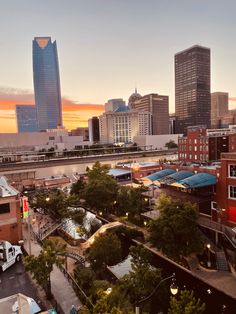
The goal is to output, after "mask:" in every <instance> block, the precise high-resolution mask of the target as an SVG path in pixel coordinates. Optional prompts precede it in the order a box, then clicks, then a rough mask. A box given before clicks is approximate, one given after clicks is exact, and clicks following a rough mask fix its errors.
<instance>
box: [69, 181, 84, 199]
mask: <svg viewBox="0 0 236 314" xmlns="http://www.w3.org/2000/svg"><path fill="white" fill-rule="evenodd" d="M85 186H86V183H85V181H84V180H82V179H79V180H77V181H76V182H75V183H73V184H72V186H71V191H70V194H71V195H77V196H78V197H79V198H83V191H84V188H85Z"/></svg>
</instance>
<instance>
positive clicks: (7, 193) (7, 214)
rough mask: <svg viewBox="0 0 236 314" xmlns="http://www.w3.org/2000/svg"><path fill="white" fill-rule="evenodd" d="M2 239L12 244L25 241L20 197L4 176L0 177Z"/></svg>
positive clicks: (0, 227)
mask: <svg viewBox="0 0 236 314" xmlns="http://www.w3.org/2000/svg"><path fill="white" fill-rule="evenodd" d="M0 239H1V240H5V241H9V242H10V243H17V242H18V241H20V240H22V239H23V238H22V226H21V206H20V196H19V193H18V191H16V190H15V189H14V188H13V187H12V186H10V185H9V184H8V183H7V180H6V178H5V177H3V176H0Z"/></svg>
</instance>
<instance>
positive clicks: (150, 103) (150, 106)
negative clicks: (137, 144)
mask: <svg viewBox="0 0 236 314" xmlns="http://www.w3.org/2000/svg"><path fill="white" fill-rule="evenodd" d="M133 96H134V94H132V95H131V96H130V98H132V97H133ZM129 104H131V108H132V109H136V110H143V111H147V112H150V113H151V114H152V135H159V134H169V97H168V96H163V95H158V94H148V95H145V96H143V97H142V96H140V97H138V98H137V99H135V100H131V101H130V99H129Z"/></svg>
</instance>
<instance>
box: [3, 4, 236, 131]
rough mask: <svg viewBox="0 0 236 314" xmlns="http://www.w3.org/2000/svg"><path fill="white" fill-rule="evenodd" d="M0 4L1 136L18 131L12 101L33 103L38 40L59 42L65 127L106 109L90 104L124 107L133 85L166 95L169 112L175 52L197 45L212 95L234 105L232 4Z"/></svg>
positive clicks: (235, 64) (235, 47)
mask: <svg viewBox="0 0 236 314" xmlns="http://www.w3.org/2000/svg"><path fill="white" fill-rule="evenodd" d="M0 5H1V6H0V7H1V10H0V30H1V37H0V47H1V49H0V132H7V131H8V132H14V131H16V126H15V125H16V124H15V115H14V103H27V101H29V99H31V100H30V101H31V103H32V101H33V96H32V95H33V74H32V40H33V38H34V37H37V36H51V38H52V40H56V41H57V48H58V57H59V67H60V79H61V93H62V96H63V99H64V100H65V101H64V103H66V104H67V105H64V106H63V109H64V112H63V118H64V121H66V123H65V124H66V126H67V127H68V128H73V127H74V126H75V125H76V123H77V122H78V126H82V125H86V121H87V118H88V117H90V116H93V115H96V114H98V112H99V114H100V113H101V112H102V111H103V107H102V106H95V107H94V105H95V104H96V105H102V104H104V103H105V102H106V101H107V100H108V99H111V98H123V99H124V100H126V101H127V99H128V97H129V96H130V94H131V93H132V92H133V91H134V89H135V87H137V88H138V92H139V93H140V94H141V95H145V94H148V93H152V92H153V93H159V94H164V95H169V97H170V112H174V54H175V53H176V52H179V51H181V50H183V49H186V48H188V47H190V46H192V45H194V44H200V45H203V46H206V47H209V48H211V91H212V92H214V91H226V92H229V95H230V97H231V98H232V100H231V101H230V106H231V107H235V106H236V102H235V101H233V99H235V98H234V97H236V87H235V79H234V77H235V75H234V74H235V73H234V72H235V69H236V58H235V55H236V41H235V29H236V19H235V11H236V1H235V0H224V1H222V0H220V1H219V0H172V1H171V0H169V1H165V0H40V1H33V0H20V1H19V0H7V1H6V0H0ZM7 101H9V103H8V105H7ZM10 102H11V104H12V105H11V108H10V107H9V106H10V105H9V104H10ZM75 104H77V105H75ZM70 105H71V106H72V107H71V108H74V109H73V115H72V114H71V111H70V110H69V108H70ZM74 106H76V107H74ZM7 108H8V109H7ZM9 108H10V109H9ZM95 108H96V110H95ZM93 110H94V111H93ZM75 116H76V117H77V122H76V121H75V119H74V117H75ZM70 117H71V119H72V120H73V122H72V121H71V122H70ZM7 121H8V122H7Z"/></svg>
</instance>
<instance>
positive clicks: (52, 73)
mask: <svg viewBox="0 0 236 314" xmlns="http://www.w3.org/2000/svg"><path fill="white" fill-rule="evenodd" d="M33 77H34V95H35V105H36V111H37V119H38V130H39V131H42V130H47V129H57V128H58V127H62V105H61V88H60V77H59V65H58V56H57V45H56V41H54V42H52V41H51V38H50V37H35V38H34V40H33Z"/></svg>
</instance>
